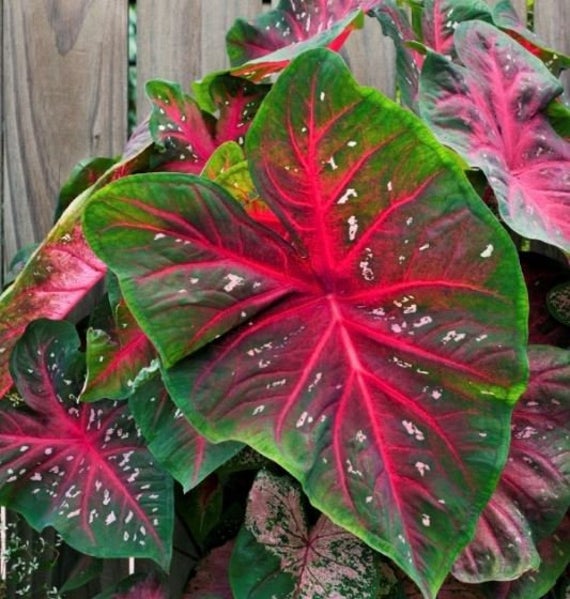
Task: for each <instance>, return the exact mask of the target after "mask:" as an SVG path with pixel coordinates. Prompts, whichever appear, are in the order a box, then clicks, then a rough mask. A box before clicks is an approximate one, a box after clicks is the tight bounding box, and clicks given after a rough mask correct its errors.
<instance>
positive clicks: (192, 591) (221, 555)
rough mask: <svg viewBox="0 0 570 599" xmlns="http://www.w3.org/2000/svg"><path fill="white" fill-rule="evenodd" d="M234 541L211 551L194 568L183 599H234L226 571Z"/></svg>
mask: <svg viewBox="0 0 570 599" xmlns="http://www.w3.org/2000/svg"><path fill="white" fill-rule="evenodd" d="M233 548H234V541H233V540H231V541H228V542H227V543H225V544H224V545H222V546H221V547H216V548H215V549H213V550H212V551H211V552H210V553H209V554H208V555H207V556H206V557H205V558H204V559H203V560H201V561H200V563H199V564H198V566H197V567H196V574H195V576H194V577H193V578H192V580H191V581H190V584H189V586H188V593H189V594H188V595H184V599H236V598H235V596H234V595H233V593H232V590H231V588H230V581H229V574H228V569H229V565H230V557H231V554H232V551H233Z"/></svg>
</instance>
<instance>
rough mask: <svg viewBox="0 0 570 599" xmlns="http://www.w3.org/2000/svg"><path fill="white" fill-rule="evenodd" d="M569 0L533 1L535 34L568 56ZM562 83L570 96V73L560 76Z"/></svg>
mask: <svg viewBox="0 0 570 599" xmlns="http://www.w3.org/2000/svg"><path fill="white" fill-rule="evenodd" d="M569 27H570V0H535V8H534V29H535V32H536V33H537V34H538V35H539V36H540V37H541V38H542V39H543V40H544V41H545V42H546V43H547V44H548V45H549V46H550V47H551V48H553V49H555V50H557V51H558V52H561V53H563V54H566V55H570V35H569V33H568V31H569V29H568V28H569ZM561 79H562V82H563V84H564V87H565V90H566V93H567V94H570V72H569V71H566V72H565V73H563V74H562V77H561Z"/></svg>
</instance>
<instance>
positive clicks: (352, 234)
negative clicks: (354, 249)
mask: <svg viewBox="0 0 570 599" xmlns="http://www.w3.org/2000/svg"><path fill="white" fill-rule="evenodd" d="M357 231H358V220H357V219H356V216H354V215H352V216H350V217H349V218H348V238H349V239H350V241H354V240H355V239H356V232H357Z"/></svg>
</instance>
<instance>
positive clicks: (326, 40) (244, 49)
mask: <svg viewBox="0 0 570 599" xmlns="http://www.w3.org/2000/svg"><path fill="white" fill-rule="evenodd" d="M379 4H381V0H345V1H343V2H329V1H327V0H305V1H303V0H280V2H279V5H278V6H277V8H275V9H273V10H270V11H269V12H267V13H265V14H261V15H259V16H258V17H257V18H256V19H255V20H254V21H253V22H252V23H248V22H247V21H244V20H243V19H237V20H236V22H235V23H234V24H233V26H232V27H231V29H230V30H229V31H228V33H227V35H226V46H227V51H228V55H229V57H230V62H231V64H232V67H238V66H240V65H243V68H240V69H239V68H238V69H236V68H234V72H236V73H239V74H244V75H246V76H255V77H256V78H262V77H263V76H265V75H268V74H270V73H272V72H275V71H278V70H281V69H282V68H284V67H285V66H286V65H287V64H288V63H289V62H290V61H291V60H292V59H293V58H295V57H296V56H298V55H299V54H301V53H302V52H304V51H306V50H310V49H314V48H321V47H329V48H331V49H332V50H339V49H340V48H341V47H342V45H343V44H344V42H345V40H346V38H347V37H348V36H349V35H350V33H351V31H352V30H353V29H355V28H360V27H362V26H363V19H362V13H361V12H360V11H363V12H366V11H369V10H371V9H372V8H374V7H375V6H377V5H379Z"/></svg>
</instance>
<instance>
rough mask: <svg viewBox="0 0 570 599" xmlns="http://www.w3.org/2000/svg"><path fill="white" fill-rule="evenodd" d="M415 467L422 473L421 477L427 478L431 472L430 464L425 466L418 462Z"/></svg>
mask: <svg viewBox="0 0 570 599" xmlns="http://www.w3.org/2000/svg"><path fill="white" fill-rule="evenodd" d="M414 466H415V467H416V470H417V471H418V472H419V473H420V476H425V474H426V472H429V471H430V470H431V467H430V466H429V464H424V463H423V462H416V463H415V464H414Z"/></svg>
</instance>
